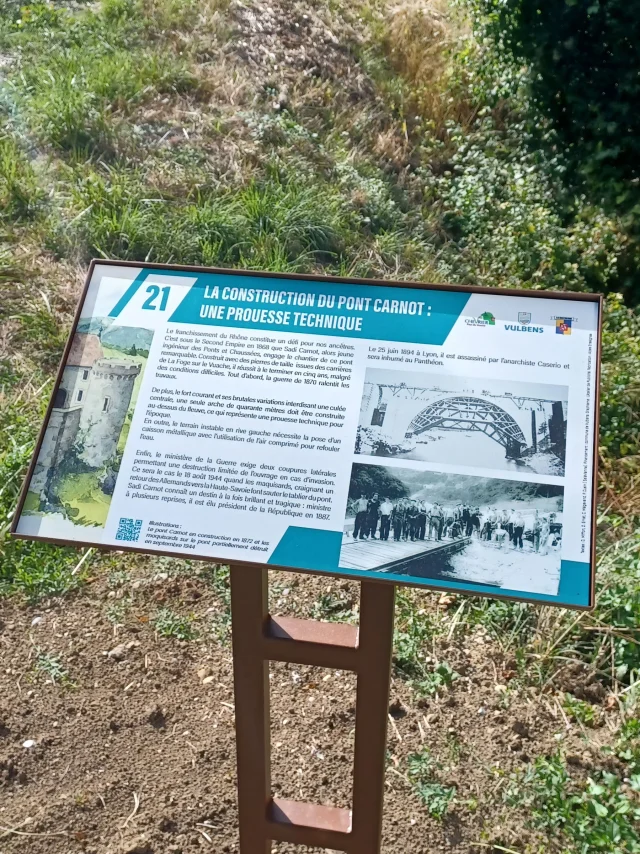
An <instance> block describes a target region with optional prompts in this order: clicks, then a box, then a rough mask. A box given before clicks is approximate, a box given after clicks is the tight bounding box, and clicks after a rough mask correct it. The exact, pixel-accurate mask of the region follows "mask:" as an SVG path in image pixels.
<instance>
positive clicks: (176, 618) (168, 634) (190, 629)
mask: <svg viewBox="0 0 640 854" xmlns="http://www.w3.org/2000/svg"><path fill="white" fill-rule="evenodd" d="M153 627H154V628H155V630H156V632H157V633H158V634H159V635H160V636H161V637H163V638H175V639H176V640H180V641H190V640H194V639H195V638H196V637H197V636H198V632H197V629H196V628H195V626H194V625H193V619H192V618H191V617H185V616H182V615H181V614H176V612H175V611H172V610H171V608H161V609H160V610H159V611H158V613H157V614H156V615H155V617H154V618H153Z"/></svg>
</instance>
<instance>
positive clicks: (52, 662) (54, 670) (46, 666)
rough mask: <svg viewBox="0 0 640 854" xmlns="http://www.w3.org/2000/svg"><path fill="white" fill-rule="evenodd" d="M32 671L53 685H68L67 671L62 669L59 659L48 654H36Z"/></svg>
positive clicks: (69, 682)
mask: <svg viewBox="0 0 640 854" xmlns="http://www.w3.org/2000/svg"><path fill="white" fill-rule="evenodd" d="M34 670H35V672H36V673H37V674H39V675H40V676H44V677H45V678H47V679H49V680H50V681H51V682H53V684H54V685H56V684H61V685H69V684H71V680H70V678H69V673H68V671H67V670H66V669H65V668H64V666H63V664H62V662H61V661H60V659H59V658H58V657H57V656H55V655H51V654H50V653H48V652H38V655H37V657H36V660H35V664H34Z"/></svg>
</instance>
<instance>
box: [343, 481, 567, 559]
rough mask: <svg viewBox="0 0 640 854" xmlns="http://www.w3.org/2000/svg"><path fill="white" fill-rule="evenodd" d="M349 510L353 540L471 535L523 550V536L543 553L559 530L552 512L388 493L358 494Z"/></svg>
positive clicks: (420, 538)
mask: <svg viewBox="0 0 640 854" xmlns="http://www.w3.org/2000/svg"><path fill="white" fill-rule="evenodd" d="M352 511H353V513H354V514H355V518H354V525H353V532H352V536H353V539H354V540H382V541H388V540H389V538H390V537H392V539H393V541H395V542H402V541H405V542H406V541H410V542H416V541H419V540H427V541H428V540H432V541H441V540H443V539H445V538H447V539H458V538H460V537H476V538H477V539H479V540H483V541H485V542H487V543H490V542H491V543H494V544H495V545H496V546H498V547H503V548H509V546H511V548H513V549H520V550H522V549H523V547H524V543H523V541H524V540H525V539H527V540H530V541H531V545H532V549H533V551H534V552H536V553H537V554H547V552H548V550H549V548H551V547H552V546H557V545H558V544H559V538H560V535H559V530H561V526H560V525H558V524H557V523H555V518H556V514H555V513H549V514H546V515H544V514H541V513H540V512H539V511H538V510H535V511H532V512H531V513H528V514H526V516H525V514H523V513H522V511H521V510H517V509H515V508H511V510H507V509H503V510H498V508H497V507H489V508H488V509H487V510H486V511H485V512H481V510H480V508H479V507H478V506H474V505H471V504H468V503H466V502H459V503H458V504H456V505H454V506H444V505H443V504H441V503H440V502H438V501H436V502H434V503H433V504H429V503H428V502H426V501H421V500H419V499H415V498H399V499H397V500H396V501H391V500H390V499H389V498H388V497H387V496H382V498H380V496H379V495H378V493H375V494H374V495H372V496H371V497H370V498H367V497H366V496H365V495H360V496H359V497H358V498H356V500H355V501H354V502H353V505H352ZM347 533H348V532H347Z"/></svg>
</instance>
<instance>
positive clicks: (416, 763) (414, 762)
mask: <svg viewBox="0 0 640 854" xmlns="http://www.w3.org/2000/svg"><path fill="white" fill-rule="evenodd" d="M441 768H442V766H441V765H440V763H439V762H436V761H435V760H434V759H433V757H432V756H431V753H430V752H429V750H428V748H426V747H424V748H423V749H422V750H421V751H420V752H419V753H411V754H410V755H409V756H408V758H407V778H408V780H409V782H410V783H411V786H412V787H413V789H414V790H415V792H416V794H417V795H418V797H419V798H420V800H421V801H422V803H423V804H424V806H425V808H426V809H427V812H428V813H429V815H430V816H432V817H433V818H435V819H439V820H442V819H443V818H444V816H445V814H446V812H447V810H448V809H449V807H450V805H451V802H452V801H453V799H454V797H455V794H456V787H455V786H445V785H443V784H442V783H440V782H439V781H438V779H437V772H438V771H439V770H440V769H441Z"/></svg>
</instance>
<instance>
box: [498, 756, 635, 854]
mask: <svg viewBox="0 0 640 854" xmlns="http://www.w3.org/2000/svg"><path fill="white" fill-rule="evenodd" d="M639 791H640V778H638V777H637V776H636V777H634V778H631V779H630V780H629V782H628V783H622V781H621V780H620V779H619V778H618V777H616V776H615V775H614V774H610V773H607V772H599V773H598V774H597V775H595V776H594V777H589V778H588V779H587V780H586V781H585V782H583V783H576V782H575V781H574V780H573V779H572V778H571V776H570V775H569V773H568V771H567V768H566V766H565V763H564V760H563V758H562V757H561V755H560V754H555V755H554V756H552V757H550V758H549V759H547V758H541V759H538V760H536V762H534V763H533V764H532V765H531V766H530V767H529V768H528V769H527V770H526V772H524V773H523V774H522V775H517V776H516V777H515V778H514V779H513V780H512V781H511V785H510V787H509V788H508V790H507V792H506V795H505V799H506V801H507V803H508V804H509V805H510V806H512V807H524V808H525V809H526V811H527V813H528V815H529V816H530V819H529V822H530V825H531V826H532V827H533V828H536V829H537V830H542V831H544V833H545V835H546V837H547V838H551V839H554V840H557V841H558V842H559V844H560V845H561V846H562V849H561V850H563V851H576V852H578V851H579V852H585V854H586V852H591V851H601V852H603V854H605V852H606V854H637V852H639V851H640V834H639V833H638V822H640V808H639V807H638V804H637V792H639Z"/></svg>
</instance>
